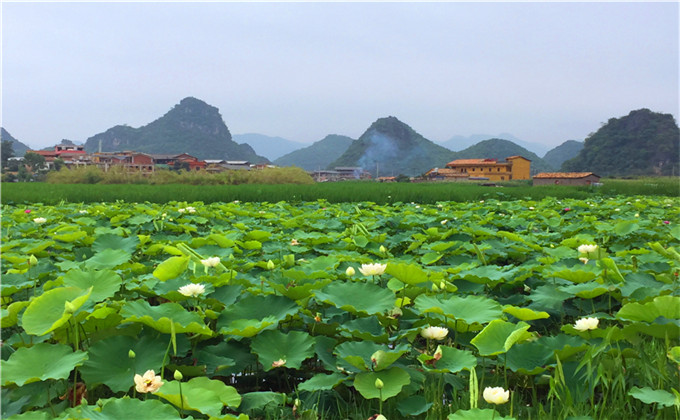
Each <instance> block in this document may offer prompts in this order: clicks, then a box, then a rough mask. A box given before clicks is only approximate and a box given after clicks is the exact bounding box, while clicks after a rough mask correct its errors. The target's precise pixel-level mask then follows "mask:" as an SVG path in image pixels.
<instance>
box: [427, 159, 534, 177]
mask: <svg viewBox="0 0 680 420" xmlns="http://www.w3.org/2000/svg"><path fill="white" fill-rule="evenodd" d="M530 173H531V161H530V160H529V159H527V158H525V157H522V156H510V157H507V158H505V161H498V159H491V158H487V159H456V160H453V161H451V162H449V163H447V164H446V167H444V168H433V169H430V170H429V171H427V172H426V173H425V178H427V179H430V180H439V181H510V180H518V179H531V175H530Z"/></svg>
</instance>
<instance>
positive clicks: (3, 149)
mask: <svg viewBox="0 0 680 420" xmlns="http://www.w3.org/2000/svg"><path fill="white" fill-rule="evenodd" d="M0 154H1V155H2V157H1V160H2V167H3V168H4V167H5V166H7V162H8V161H9V158H11V157H14V146H12V142H11V141H9V140H3V141H2V145H0Z"/></svg>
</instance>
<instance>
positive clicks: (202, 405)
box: [0, 196, 680, 420]
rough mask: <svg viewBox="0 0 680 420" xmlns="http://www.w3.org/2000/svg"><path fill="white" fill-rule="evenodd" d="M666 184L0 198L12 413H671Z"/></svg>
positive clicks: (677, 224) (675, 397) (675, 256)
mask: <svg viewBox="0 0 680 420" xmlns="http://www.w3.org/2000/svg"><path fill="white" fill-rule="evenodd" d="M679 247H680V200H679V199H678V198H677V197H672V198H668V197H654V196H618V197H614V198H597V197H595V198H592V199H587V200H577V199H561V200H558V199H555V198H545V199H541V200H534V201H531V200H509V201H498V200H495V199H489V200H484V201H474V202H467V203H453V202H439V203H436V204H418V203H392V204H389V205H378V204H376V203H372V202H360V203H339V204H331V203H328V202H325V201H313V202H303V203H299V204H298V203H296V204H291V203H288V202H278V203H244V202H221V203H219V202H218V203H210V204H204V203H201V202H193V203H187V202H171V203H167V204H151V203H127V202H122V201H117V202H111V203H94V204H72V203H61V204H60V205H56V206H46V205H40V204H34V205H25V204H23V205H18V204H17V205H5V206H3V208H2V249H1V250H2V254H1V261H2V268H1V270H2V283H1V295H2V318H1V319H2V321H1V322H2V325H1V326H2V343H1V344H2V346H1V358H2V362H1V363H2V365H1V376H0V378H1V385H2V401H1V402H2V405H1V407H2V408H1V410H2V411H1V413H0V415H1V417H2V418H3V419H53V418H60V419H85V418H88V419H178V418H186V419H192V418H193V419H241V420H245V419H357V420H358V419H362V420H366V419H369V418H370V419H381V420H383V419H403V418H414V419H450V420H464V419H494V420H496V419H499V420H500V419H511V418H515V419H569V418H570V419H631V418H635V419H647V418H649V419H677V418H679V417H680V392H679V391H680V343H679V342H678V339H679V337H680V288H679V287H678V285H679V281H678V275H679V273H680V253H679V252H678V251H679V250H680V248H679Z"/></svg>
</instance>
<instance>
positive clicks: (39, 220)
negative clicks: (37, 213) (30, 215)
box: [33, 217, 47, 224]
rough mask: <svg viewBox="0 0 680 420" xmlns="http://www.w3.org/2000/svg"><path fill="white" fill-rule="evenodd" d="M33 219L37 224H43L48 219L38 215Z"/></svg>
mask: <svg viewBox="0 0 680 420" xmlns="http://www.w3.org/2000/svg"><path fill="white" fill-rule="evenodd" d="M33 221H34V222H35V223H37V224H41V223H45V222H46V221H47V219H45V218H44V217H36V218H35V219H33Z"/></svg>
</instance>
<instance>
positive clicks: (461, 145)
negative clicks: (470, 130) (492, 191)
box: [439, 133, 549, 155]
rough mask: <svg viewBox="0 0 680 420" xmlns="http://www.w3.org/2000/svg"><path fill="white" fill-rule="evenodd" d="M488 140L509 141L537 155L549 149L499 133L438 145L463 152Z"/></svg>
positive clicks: (449, 141) (475, 135) (459, 139)
mask: <svg viewBox="0 0 680 420" xmlns="http://www.w3.org/2000/svg"><path fill="white" fill-rule="evenodd" d="M488 139H504V140H510V141H511V142H513V143H515V144H518V145H520V146H522V147H524V148H525V149H527V150H529V151H532V152H534V153H536V154H538V155H543V154H545V153H546V152H547V151H548V150H549V148H548V147H547V146H545V145H543V144H540V143H531V142H528V141H524V140H520V139H518V138H517V137H515V136H513V135H512V134H510V133H501V134H499V135H496V136H492V135H489V134H473V135H471V136H467V137H466V136H460V135H457V136H453V137H451V138H450V139H448V140H446V141H444V142H442V143H439V144H440V145H442V146H444V147H446V148H447V149H449V150H453V151H456V152H457V151H461V150H464V149H466V148H468V147H470V146H474V145H475V144H477V143H479V142H480V141H483V140H488Z"/></svg>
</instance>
